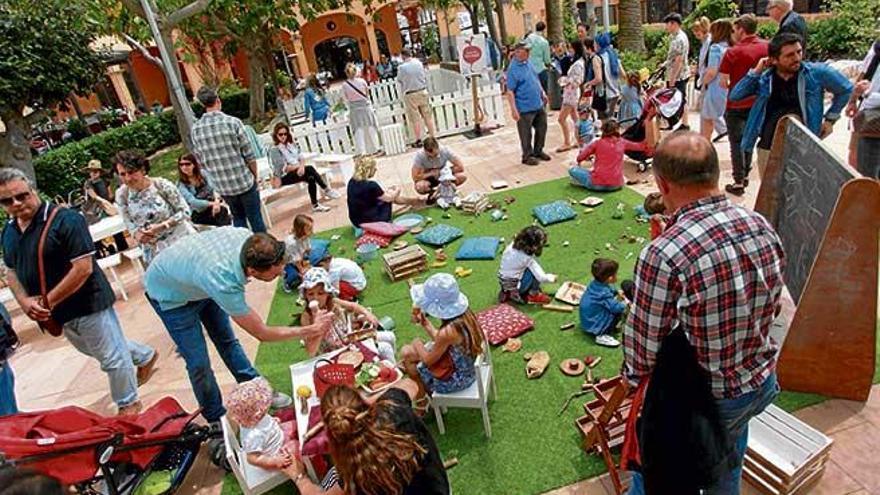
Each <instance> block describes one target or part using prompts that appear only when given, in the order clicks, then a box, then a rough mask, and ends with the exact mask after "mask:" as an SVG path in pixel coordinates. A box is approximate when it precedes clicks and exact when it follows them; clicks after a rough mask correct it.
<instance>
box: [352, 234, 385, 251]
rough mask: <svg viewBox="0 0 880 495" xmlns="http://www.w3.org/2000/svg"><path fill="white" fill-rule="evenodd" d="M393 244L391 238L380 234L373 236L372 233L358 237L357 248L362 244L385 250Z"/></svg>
mask: <svg viewBox="0 0 880 495" xmlns="http://www.w3.org/2000/svg"><path fill="white" fill-rule="evenodd" d="M390 243H391V238H390V237H385V236H382V235H378V234H371V233H370V232H364V235H362V236H360V237H358V239H357V241H355V243H354V244H355V246H360V245H362V244H375V245H377V246H379V247H380V248H383V247H385V246H387V245H388V244H390Z"/></svg>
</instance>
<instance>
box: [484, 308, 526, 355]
mask: <svg viewBox="0 0 880 495" xmlns="http://www.w3.org/2000/svg"><path fill="white" fill-rule="evenodd" d="M477 321H478V322H480V327H481V328H482V329H483V333H485V334H486V339H487V340H488V341H489V343H490V344H492V345H498V344H502V343H504V341H506V340H507V339H509V338H511V337H516V336H518V335H522V334H524V333H525V332H526V331H528V330H529V329H531V328H533V327H534V326H535V321H534V320H532V319H531V318H529V317H528V316H526V315H525V314H524V313H522V312H521V311H519V310H518V309H516V308H514V307H513V306H510V305H508V304H499V305H497V306H493V307H491V308H488V309H484V310H482V311H480V312H479V313H477Z"/></svg>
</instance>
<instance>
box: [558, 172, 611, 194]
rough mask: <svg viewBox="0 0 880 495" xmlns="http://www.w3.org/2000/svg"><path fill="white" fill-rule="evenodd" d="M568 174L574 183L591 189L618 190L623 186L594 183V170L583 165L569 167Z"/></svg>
mask: <svg viewBox="0 0 880 495" xmlns="http://www.w3.org/2000/svg"><path fill="white" fill-rule="evenodd" d="M568 176H569V177H570V178H571V181H572V183H574V184H577V185H579V186H581V187H585V188H587V189H589V190H591V191H600V192H607V191H617V190H618V189H620V188H621V187H623V186H601V185H598V184H593V172H592V171H590V170H587V169H585V168H583V167H571V168H570V169H568Z"/></svg>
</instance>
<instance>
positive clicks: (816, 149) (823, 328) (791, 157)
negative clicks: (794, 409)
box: [755, 117, 880, 401]
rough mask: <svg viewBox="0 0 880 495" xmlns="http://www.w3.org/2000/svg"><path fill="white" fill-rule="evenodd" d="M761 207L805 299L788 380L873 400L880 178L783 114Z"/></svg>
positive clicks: (792, 338) (785, 353)
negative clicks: (864, 174) (856, 166)
mask: <svg viewBox="0 0 880 495" xmlns="http://www.w3.org/2000/svg"><path fill="white" fill-rule="evenodd" d="M755 211H757V212H759V213H761V214H763V215H764V216H765V217H766V218H767V219H768V220H769V221H770V223H772V224H773V226H774V227H775V229H776V231H777V232H778V233H779V235H780V238H781V239H782V241H783V246H784V248H785V251H786V255H787V256H786V264H787V266H786V270H785V281H786V285H787V286H788V288H789V291H790V292H791V295H792V298H793V299H794V301H795V303H796V304H797V309H796V310H795V314H794V318H793V320H792V322H791V326H790V327H789V330H788V336H787V337H786V339H785V343H784V345H783V347H782V351H781V352H780V355H779V364H778V368H777V373H778V376H779V381H780V383H781V385H782V386H783V388H785V389H786V390H794V391H800V392H812V393H817V394H821V395H826V396H831V397H839V398H843V399H851V400H859V401H865V400H867V399H868V395H869V394H870V391H871V385H872V381H873V377H874V366H875V359H876V356H875V354H876V338H877V296H878V292H877V289H878V282H877V276H878V263H880V258H878V243H880V181H876V180H873V179H868V178H865V177H861V176H860V175H859V174H858V173H857V172H855V171H854V170H853V169H851V168H849V167H847V166H846V165H844V164H843V163H842V162H841V161H840V160H839V159H838V158H837V157H836V156H835V155H834V154H833V153H831V152H830V150H828V149H827V148H826V147H825V146H824V145H823V144H822V142H821V141H819V139H818V138H817V137H816V136H815V135H814V134H813V133H812V132H810V131H809V130H808V129H807V128H806V127H804V125H803V124H801V123H800V122H799V121H797V120H796V119H793V118H790V117H785V118H783V119H781V120H780V122H779V124H778V125H777V127H776V134H775V136H774V140H773V148H772V149H771V151H770V157H769V160H768V162H767V168H766V170H765V171H764V176H763V178H762V183H761V189H760V191H759V192H758V198H757V201H756V203H755Z"/></svg>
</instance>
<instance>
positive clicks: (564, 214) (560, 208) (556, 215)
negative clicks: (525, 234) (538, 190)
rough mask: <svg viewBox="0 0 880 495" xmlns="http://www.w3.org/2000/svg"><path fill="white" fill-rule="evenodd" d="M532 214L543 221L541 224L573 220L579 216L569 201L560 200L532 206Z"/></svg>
mask: <svg viewBox="0 0 880 495" xmlns="http://www.w3.org/2000/svg"><path fill="white" fill-rule="evenodd" d="M532 215H534V216H535V218H537V219H538V221H539V222H541V225H545V226H546V225H553V224H554V223H559V222H564V221H566V220H571V219H572V218H574V217H575V216H577V213H575V211H574V210H573V209H571V206H569V205H568V203H567V202H565V201H563V200H559V201H554V202H552V203H546V204H543V205H539V206H536V207H534V208H532Z"/></svg>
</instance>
